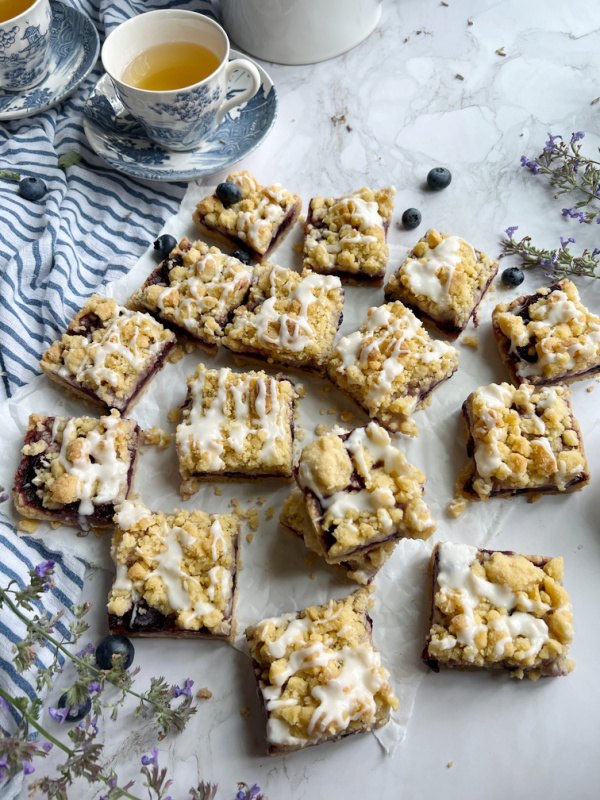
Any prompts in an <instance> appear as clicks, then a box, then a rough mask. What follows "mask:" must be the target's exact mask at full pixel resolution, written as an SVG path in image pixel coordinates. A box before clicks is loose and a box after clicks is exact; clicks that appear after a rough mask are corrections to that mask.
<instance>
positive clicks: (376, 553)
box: [279, 486, 396, 586]
mask: <svg viewBox="0 0 600 800" xmlns="http://www.w3.org/2000/svg"><path fill="white" fill-rule="evenodd" d="M279 524H280V525H281V526H282V527H283V528H285V529H286V530H288V531H289V532H290V533H292V534H294V536H297V537H298V538H299V539H302V540H303V542H304V544H305V546H306V547H307V548H308V549H309V550H312V552H313V553H316V554H317V555H318V556H320V557H321V558H323V559H326V555H327V554H326V553H325V552H324V550H323V546H322V542H321V540H320V539H319V537H318V536H317V532H316V531H315V529H314V526H313V524H312V521H311V519H310V517H309V516H308V511H307V509H306V503H305V499H304V492H303V491H302V490H301V489H300V488H299V487H298V486H295V487H294V488H293V489H292V491H291V492H290V494H289V495H288V497H287V498H286V500H285V502H284V504H283V506H282V507H281V514H280V516H279ZM395 546H396V542H395V541H388V542H384V543H383V544H380V545H375V546H374V547H372V548H371V549H370V550H367V551H365V552H364V553H361V554H360V555H359V556H357V557H356V558H353V559H348V560H347V561H340V562H338V563H336V564H335V566H338V567H341V568H342V569H343V570H345V572H346V577H347V578H348V579H349V580H351V581H356V583H360V584H362V585H363V586H364V585H366V584H369V583H370V582H371V581H372V580H373V578H374V577H375V576H376V575H377V573H378V572H379V570H380V569H381V567H383V565H384V564H385V562H386V561H387V560H388V558H389V557H390V556H391V555H392V553H393V552H394V548H395Z"/></svg>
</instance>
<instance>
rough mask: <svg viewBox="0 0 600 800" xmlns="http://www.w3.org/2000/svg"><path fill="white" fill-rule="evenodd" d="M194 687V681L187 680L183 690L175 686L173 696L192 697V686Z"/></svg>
mask: <svg viewBox="0 0 600 800" xmlns="http://www.w3.org/2000/svg"><path fill="white" fill-rule="evenodd" d="M193 685H194V681H193V680H192V679H191V678H186V679H185V683H184V684H183V689H182V688H181V686H174V687H173V689H172V690H171V695H172V696H173V697H181V696H182V695H184V696H185V697H189V698H191V697H192V686H193Z"/></svg>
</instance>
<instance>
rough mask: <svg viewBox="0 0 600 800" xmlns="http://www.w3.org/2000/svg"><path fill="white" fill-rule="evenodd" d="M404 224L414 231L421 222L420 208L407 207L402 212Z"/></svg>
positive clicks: (408, 229) (407, 228)
mask: <svg viewBox="0 0 600 800" xmlns="http://www.w3.org/2000/svg"><path fill="white" fill-rule="evenodd" d="M402 224H403V225H404V227H405V228H406V230H407V231H412V230H414V229H415V228H418V227H419V225H420V224H421V212H420V211H419V209H418V208H407V209H406V211H405V212H404V214H402Z"/></svg>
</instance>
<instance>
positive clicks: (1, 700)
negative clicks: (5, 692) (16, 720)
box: [0, 697, 10, 711]
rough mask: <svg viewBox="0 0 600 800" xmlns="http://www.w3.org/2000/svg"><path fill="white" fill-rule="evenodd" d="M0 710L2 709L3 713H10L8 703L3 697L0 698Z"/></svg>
mask: <svg viewBox="0 0 600 800" xmlns="http://www.w3.org/2000/svg"><path fill="white" fill-rule="evenodd" d="M0 708H1V709H3V710H4V711H10V703H9V702H8V700H5V699H4V698H3V697H0Z"/></svg>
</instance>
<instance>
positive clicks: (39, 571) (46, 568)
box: [33, 561, 54, 578]
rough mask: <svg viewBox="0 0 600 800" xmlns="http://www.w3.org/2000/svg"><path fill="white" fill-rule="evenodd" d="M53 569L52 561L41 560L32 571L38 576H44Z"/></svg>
mask: <svg viewBox="0 0 600 800" xmlns="http://www.w3.org/2000/svg"><path fill="white" fill-rule="evenodd" d="M53 569H54V561H42V563H41V564H38V565H37V567H35V569H34V570H33V571H34V572H35V574H36V575H37V576H38V578H45V577H46V575H49V574H50V573H51V572H52V570H53Z"/></svg>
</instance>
